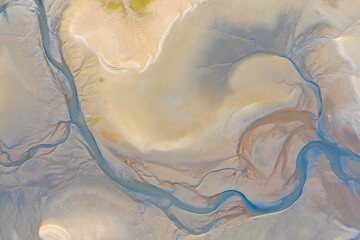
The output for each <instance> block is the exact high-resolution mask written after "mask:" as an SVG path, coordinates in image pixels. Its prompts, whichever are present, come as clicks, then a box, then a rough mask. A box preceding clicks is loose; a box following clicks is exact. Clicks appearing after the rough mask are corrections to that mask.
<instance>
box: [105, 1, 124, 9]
mask: <svg viewBox="0 0 360 240" xmlns="http://www.w3.org/2000/svg"><path fill="white" fill-rule="evenodd" d="M106 9H107V10H120V11H124V9H125V6H124V3H123V2H122V1H120V2H118V3H115V2H109V3H107V4H106Z"/></svg>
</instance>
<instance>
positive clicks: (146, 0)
mask: <svg viewBox="0 0 360 240" xmlns="http://www.w3.org/2000/svg"><path fill="white" fill-rule="evenodd" d="M152 1H153V0H132V1H131V2H130V7H131V8H132V9H133V10H135V11H136V12H139V13H143V12H145V9H146V8H147V6H148V5H149V4H150V3H151V2H152Z"/></svg>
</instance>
